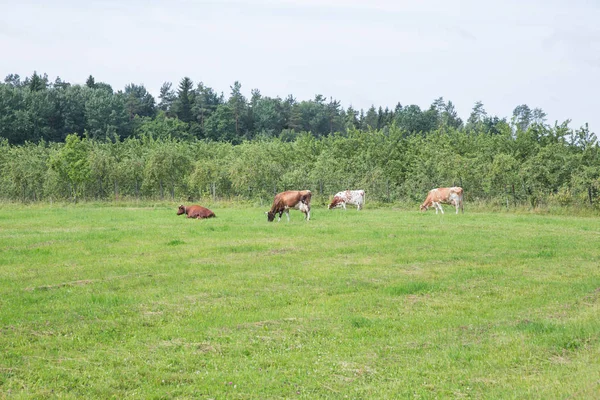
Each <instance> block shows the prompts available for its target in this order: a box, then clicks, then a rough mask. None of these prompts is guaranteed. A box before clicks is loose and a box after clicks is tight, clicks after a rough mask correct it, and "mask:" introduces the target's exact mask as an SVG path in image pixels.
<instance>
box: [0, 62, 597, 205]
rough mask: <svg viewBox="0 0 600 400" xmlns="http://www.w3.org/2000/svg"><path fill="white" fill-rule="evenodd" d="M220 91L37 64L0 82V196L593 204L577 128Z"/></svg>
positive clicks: (591, 139)
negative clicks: (354, 194)
mask: <svg viewBox="0 0 600 400" xmlns="http://www.w3.org/2000/svg"><path fill="white" fill-rule="evenodd" d="M231 89H232V92H231V95H230V96H229V98H228V99H225V97H224V95H223V94H217V93H216V92H215V91H214V90H212V89H211V88H208V87H206V86H205V85H204V84H202V83H200V84H198V85H196V86H194V85H193V83H192V81H191V80H190V79H189V78H184V79H182V80H181V82H180V83H179V86H178V88H177V90H174V89H173V88H172V85H171V84H170V83H165V84H164V85H163V87H162V88H161V91H160V96H159V101H158V103H156V102H155V100H154V98H153V96H152V95H151V94H150V93H149V92H147V90H146V89H145V88H144V87H143V86H141V85H134V84H131V85H127V86H126V87H125V90H123V91H117V92H114V91H113V90H112V88H111V87H110V85H108V84H106V83H102V82H96V81H95V79H94V78H93V77H92V76H90V77H89V78H88V80H87V82H86V84H85V85H71V84H69V83H66V82H63V81H62V80H60V78H57V79H56V80H55V81H54V82H53V83H50V82H49V80H48V78H47V76H45V75H38V74H37V73H34V74H33V75H32V76H31V77H27V78H25V79H24V80H21V79H20V77H19V76H18V75H9V76H8V77H6V79H5V82H4V83H3V84H0V137H1V138H2V139H0V198H2V199H4V200H9V201H47V200H69V201H78V200H82V199H85V200H109V199H128V198H137V199H150V198H152V199H155V198H162V199H173V200H178V201H179V200H182V201H188V200H193V199H199V198H202V197H212V198H241V199H258V198H260V199H265V200H268V199H271V198H272V196H273V194H274V193H275V192H278V191H282V190H286V189H298V188H308V189H311V190H312V191H313V192H314V193H315V195H316V198H317V199H319V196H321V197H320V199H321V200H322V201H325V199H326V198H327V197H329V196H330V195H332V194H333V193H335V192H337V191H339V190H344V189H347V188H361V189H365V190H366V191H367V196H368V197H369V198H370V199H371V200H377V201H381V202H397V201H409V202H416V201H419V200H422V199H423V197H424V195H425V194H426V193H427V191H428V190H429V189H431V188H433V187H438V186H450V185H460V186H462V187H463V188H464V189H465V194H466V198H467V200H476V199H481V200H485V201H492V202H495V203H496V204H501V205H503V206H508V207H510V206H515V205H522V204H526V205H529V206H537V205H538V204H540V203H544V202H550V201H552V202H555V203H557V204H563V205H568V204H575V205H592V206H597V204H598V200H599V193H600V191H599V189H600V155H599V151H598V147H599V145H598V141H597V139H596V136H595V134H594V133H592V132H590V130H589V129H588V127H587V125H586V126H584V127H581V128H580V129H576V130H573V129H571V128H570V127H569V121H565V122H564V123H561V124H558V123H555V124H554V125H553V126H552V125H550V124H548V123H546V118H545V117H546V116H545V114H544V112H543V111H542V110H541V109H537V108H535V109H530V108H529V107H528V106H527V105H519V106H517V107H516V108H515V110H514V112H513V115H512V117H511V119H510V120H508V121H507V119H506V118H498V117H496V116H489V115H488V114H487V113H486V111H485V109H484V107H483V104H481V103H479V102H478V103H476V104H475V106H474V107H473V111H472V113H471V115H470V116H469V118H468V120H467V121H466V122H463V121H462V120H461V119H460V118H459V117H458V115H457V113H456V111H455V110H454V105H453V104H452V102H450V101H448V102H446V101H444V100H443V99H442V98H439V99H437V100H435V101H434V102H433V103H432V105H431V107H430V108H429V109H427V110H424V111H423V110H421V109H420V108H419V107H418V106H416V105H409V106H406V107H403V106H402V105H400V104H398V105H396V107H395V108H394V109H393V110H390V109H387V108H386V109H382V108H381V107H379V108H378V109H375V107H371V108H370V109H369V110H367V112H366V113H365V112H363V111H362V110H361V111H356V110H354V109H352V107H348V108H347V109H344V108H342V107H341V106H340V103H339V102H338V101H334V100H329V101H327V100H326V99H325V98H324V97H323V96H316V97H315V99H314V100H309V101H296V100H295V99H294V98H293V97H292V96H288V97H287V98H286V99H280V98H270V97H264V96H261V94H260V92H259V91H258V90H253V91H252V97H251V98H250V99H249V100H248V99H246V98H245V97H244V96H243V95H242V94H241V91H240V90H241V85H240V84H239V83H238V82H236V83H234V85H233V86H232V87H231Z"/></svg>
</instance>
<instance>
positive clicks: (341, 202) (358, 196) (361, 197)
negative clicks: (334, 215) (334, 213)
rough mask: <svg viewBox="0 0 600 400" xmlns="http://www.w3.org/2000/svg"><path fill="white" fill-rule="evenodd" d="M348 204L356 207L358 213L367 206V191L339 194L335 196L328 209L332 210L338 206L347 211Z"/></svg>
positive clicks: (347, 191) (350, 191)
mask: <svg viewBox="0 0 600 400" xmlns="http://www.w3.org/2000/svg"><path fill="white" fill-rule="evenodd" d="M346 204H351V205H355V206H356V209H357V210H358V211H360V210H362V208H363V206H364V205H365V191H364V190H345V191H343V192H338V193H336V194H335V196H333V200H331V203H330V204H329V205H328V206H327V208H328V209H330V210H331V209H332V208H335V207H338V206H342V207H343V208H344V210H345V209H346Z"/></svg>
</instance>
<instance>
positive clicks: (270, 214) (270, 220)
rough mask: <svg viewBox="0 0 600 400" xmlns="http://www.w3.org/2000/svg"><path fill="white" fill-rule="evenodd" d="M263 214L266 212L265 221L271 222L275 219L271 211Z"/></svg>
mask: <svg viewBox="0 0 600 400" xmlns="http://www.w3.org/2000/svg"><path fill="white" fill-rule="evenodd" d="M265 214H267V221H269V222H273V220H274V219H275V213H274V212H271V211H267V212H266V213H265Z"/></svg>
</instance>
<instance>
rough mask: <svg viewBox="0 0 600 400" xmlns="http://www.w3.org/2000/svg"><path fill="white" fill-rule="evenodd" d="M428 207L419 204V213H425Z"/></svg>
mask: <svg viewBox="0 0 600 400" xmlns="http://www.w3.org/2000/svg"><path fill="white" fill-rule="evenodd" d="M428 208H429V207H427V206H426V205H425V204H421V207H420V208H419V209H420V210H421V211H427V209H428Z"/></svg>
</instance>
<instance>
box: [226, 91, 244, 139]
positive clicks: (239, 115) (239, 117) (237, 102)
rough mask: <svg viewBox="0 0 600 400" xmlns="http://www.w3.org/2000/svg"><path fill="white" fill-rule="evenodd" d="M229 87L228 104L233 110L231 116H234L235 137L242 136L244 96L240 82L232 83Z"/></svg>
mask: <svg viewBox="0 0 600 400" xmlns="http://www.w3.org/2000/svg"><path fill="white" fill-rule="evenodd" d="M230 88H231V95H230V97H229V101H228V103H229V106H230V107H231V110H232V111H233V117H234V118H235V135H236V136H237V137H240V136H242V132H243V129H244V128H245V125H246V124H245V120H244V117H245V115H246V110H247V107H248V106H247V103H246V98H245V97H244V95H243V94H242V84H241V83H239V82H238V81H235V82H234V83H233V86H230Z"/></svg>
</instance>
